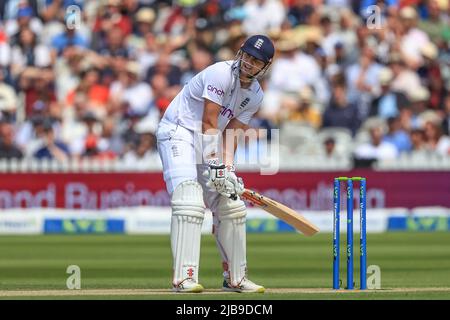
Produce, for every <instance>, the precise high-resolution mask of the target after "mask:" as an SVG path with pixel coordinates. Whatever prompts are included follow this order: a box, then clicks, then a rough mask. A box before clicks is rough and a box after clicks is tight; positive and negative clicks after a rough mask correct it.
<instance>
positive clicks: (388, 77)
mask: <svg viewBox="0 0 450 320" xmlns="http://www.w3.org/2000/svg"><path fill="white" fill-rule="evenodd" d="M393 78H394V74H393V72H392V70H391V69H390V68H388V67H384V68H383V69H382V70H381V71H380V74H379V79H378V81H379V83H380V87H381V92H380V95H379V96H378V97H376V98H375V99H374V100H373V101H372V105H371V108H370V112H369V116H378V117H380V118H383V119H387V118H390V117H396V116H398V115H399V110H400V109H401V108H404V107H406V106H407V104H408V102H409V101H408V99H407V98H406V96H405V95H404V94H403V93H401V92H395V91H393V90H392V89H391V84H392V80H393Z"/></svg>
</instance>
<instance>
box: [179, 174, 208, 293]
mask: <svg viewBox="0 0 450 320" xmlns="http://www.w3.org/2000/svg"><path fill="white" fill-rule="evenodd" d="M171 203H172V223H171V232H170V240H171V247H172V256H173V270H174V274H173V284H174V285H178V284H180V283H181V282H182V281H183V280H185V279H186V278H192V279H194V281H195V282H198V271H199V260H200V237H201V229H202V223H203V218H204V215H205V204H204V202H203V190H202V187H201V186H200V184H199V183H198V182H196V181H185V182H182V183H181V184H179V185H178V186H177V188H176V189H175V191H174V192H173V195H172V201H171Z"/></svg>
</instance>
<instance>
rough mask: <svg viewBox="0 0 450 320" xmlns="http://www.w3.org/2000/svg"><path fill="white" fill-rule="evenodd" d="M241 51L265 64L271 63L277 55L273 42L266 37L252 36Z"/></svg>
mask: <svg viewBox="0 0 450 320" xmlns="http://www.w3.org/2000/svg"><path fill="white" fill-rule="evenodd" d="M241 50H242V51H243V52H245V53H247V54H249V55H251V56H253V57H255V58H256V59H258V60H261V61H264V62H265V63H269V62H271V61H272V58H273V55H274V54H275V47H274V46H273V43H272V40H270V39H269V38H268V37H266V36H264V35H254V36H251V37H250V38H248V39H247V40H246V41H245V42H244V44H243V45H242V47H241Z"/></svg>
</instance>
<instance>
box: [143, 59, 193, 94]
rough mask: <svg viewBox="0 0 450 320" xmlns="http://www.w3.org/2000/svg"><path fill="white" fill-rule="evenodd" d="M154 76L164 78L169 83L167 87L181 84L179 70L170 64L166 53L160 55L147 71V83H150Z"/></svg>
mask: <svg viewBox="0 0 450 320" xmlns="http://www.w3.org/2000/svg"><path fill="white" fill-rule="evenodd" d="M156 74H160V75H162V76H164V77H166V78H167V80H168V81H169V87H172V86H179V85H180V84H181V70H180V68H179V67H178V66H175V65H173V64H172V63H171V62H170V56H169V55H168V54H166V53H161V54H160V55H159V57H158V61H157V62H156V64H155V65H154V66H152V67H150V68H149V69H148V71H147V75H146V80H147V82H151V81H152V78H153V77H154V76H155V75H156ZM183 85H184V84H183Z"/></svg>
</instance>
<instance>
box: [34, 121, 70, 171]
mask: <svg viewBox="0 0 450 320" xmlns="http://www.w3.org/2000/svg"><path fill="white" fill-rule="evenodd" d="M42 138H43V139H42V145H41V147H40V148H38V150H37V151H36V152H35V153H34V157H35V158H36V159H39V160H42V159H55V160H57V161H59V162H61V161H67V160H68V159H69V148H68V147H67V145H66V144H65V143H63V142H62V141H60V140H58V139H57V138H56V137H55V133H54V131H53V127H52V125H51V123H49V122H48V121H44V123H43V137H42Z"/></svg>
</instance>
